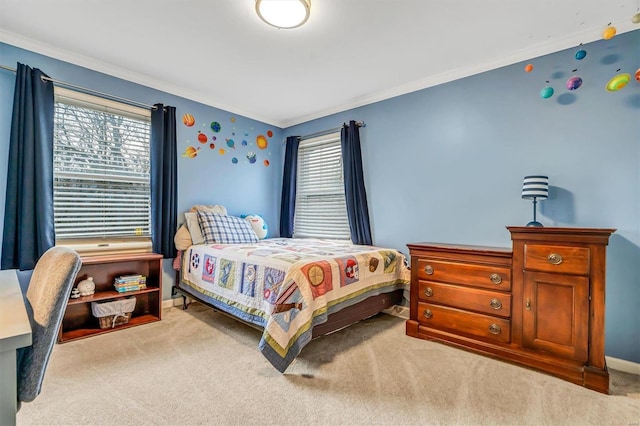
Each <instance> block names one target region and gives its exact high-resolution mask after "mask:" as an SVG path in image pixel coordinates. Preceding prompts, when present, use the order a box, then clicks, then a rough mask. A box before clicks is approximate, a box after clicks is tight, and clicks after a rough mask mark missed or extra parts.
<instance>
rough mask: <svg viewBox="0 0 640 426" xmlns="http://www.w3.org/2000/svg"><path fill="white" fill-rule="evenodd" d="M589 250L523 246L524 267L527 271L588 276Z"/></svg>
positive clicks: (567, 247) (540, 245) (536, 245)
mask: <svg viewBox="0 0 640 426" xmlns="http://www.w3.org/2000/svg"><path fill="white" fill-rule="evenodd" d="M589 254H590V253H589V249H588V248H586V247H569V246H551V245H546V244H544V245H542V244H525V245H524V267H525V269H527V270H533V271H542V272H557V273H567V274H577V275H588V274H589V268H590V259H589Z"/></svg>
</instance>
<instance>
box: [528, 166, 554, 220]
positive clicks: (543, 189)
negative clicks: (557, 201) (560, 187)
mask: <svg viewBox="0 0 640 426" xmlns="http://www.w3.org/2000/svg"><path fill="white" fill-rule="evenodd" d="M522 198H524V199H533V220H532V221H531V222H529V223H527V226H542V224H541V223H540V222H538V221H537V220H536V203H537V202H538V199H540V200H545V199H547V198H549V176H541V175H532V176H525V177H524V183H523V184H522Z"/></svg>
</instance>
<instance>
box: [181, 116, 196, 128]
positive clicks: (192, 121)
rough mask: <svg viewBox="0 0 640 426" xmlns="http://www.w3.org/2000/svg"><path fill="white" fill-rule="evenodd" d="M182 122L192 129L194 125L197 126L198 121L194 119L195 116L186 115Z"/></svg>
mask: <svg viewBox="0 0 640 426" xmlns="http://www.w3.org/2000/svg"><path fill="white" fill-rule="evenodd" d="M182 122H183V123H184V125H185V126H187V127H191V126H193V125H194V124H196V119H195V118H193V115H191V114H184V115H183V116H182Z"/></svg>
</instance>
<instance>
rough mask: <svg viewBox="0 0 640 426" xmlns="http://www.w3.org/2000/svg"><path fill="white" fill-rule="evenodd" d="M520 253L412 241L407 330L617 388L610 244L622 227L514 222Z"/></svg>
mask: <svg viewBox="0 0 640 426" xmlns="http://www.w3.org/2000/svg"><path fill="white" fill-rule="evenodd" d="M508 229H509V231H510V232H511V239H512V243H513V250H511V249H506V248H494V247H480V246H464V245H450V244H436V243H419V244H409V245H408V247H409V249H410V254H411V305H410V312H411V314H410V319H409V320H408V321H407V325H406V327H407V335H409V336H413V337H418V338H422V339H428V340H436V341H440V342H444V343H447V344H452V345H454V346H457V347H461V348H464V349H468V350H472V351H475V352H478V353H482V354H485V355H489V356H492V357H495V358H499V359H504V360H508V361H511V362H515V363H518V364H521V365H524V366H527V367H531V368H534V369H537V370H540V371H544V372H547V373H550V374H553V375H555V376H557V377H560V378H562V379H565V380H568V381H571V382H573V383H576V384H579V385H582V386H585V387H587V388H590V389H594V390H597V391H600V392H604V393H608V391H609V375H608V372H607V367H606V363H605V358H604V292H605V258H606V245H607V243H608V240H609V236H610V235H611V234H612V233H613V232H614V231H615V230H614V229H584V228H533V227H508Z"/></svg>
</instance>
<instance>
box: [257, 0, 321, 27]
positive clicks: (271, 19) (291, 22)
mask: <svg viewBox="0 0 640 426" xmlns="http://www.w3.org/2000/svg"><path fill="white" fill-rule="evenodd" d="M310 11H311V0H256V12H257V13H258V16H259V17H260V19H262V20H263V21H264V22H266V23H267V24H269V25H271V26H273V27H276V28H279V29H287V30H288V29H291V28H297V27H299V26H301V25H302V24H304V23H305V22H307V20H308V19H309V14H310Z"/></svg>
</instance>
